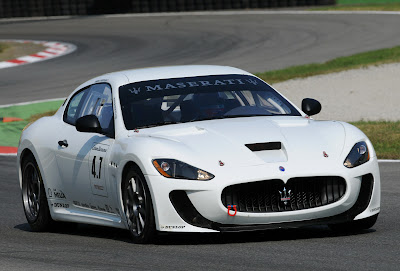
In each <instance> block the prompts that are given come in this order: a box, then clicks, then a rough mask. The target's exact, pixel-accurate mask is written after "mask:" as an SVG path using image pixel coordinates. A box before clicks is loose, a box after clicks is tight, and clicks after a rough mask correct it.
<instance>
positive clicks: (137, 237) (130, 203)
mask: <svg viewBox="0 0 400 271" xmlns="http://www.w3.org/2000/svg"><path fill="white" fill-rule="evenodd" d="M122 201H123V204H124V213H125V217H126V219H127V222H128V225H129V232H130V234H131V237H132V240H133V242H134V243H136V244H146V243H150V242H152V241H153V240H154V237H155V234H156V227H155V220H154V211H153V204H152V200H151V195H150V190H149V187H148V186H147V183H146V180H145V178H144V176H143V174H142V172H141V171H140V169H139V168H138V167H132V168H130V169H129V170H128V172H127V173H126V174H125V176H124V179H123V181H122Z"/></svg>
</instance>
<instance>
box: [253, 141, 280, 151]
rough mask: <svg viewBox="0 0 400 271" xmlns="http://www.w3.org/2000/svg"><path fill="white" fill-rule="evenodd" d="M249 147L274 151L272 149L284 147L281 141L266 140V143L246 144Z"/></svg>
mask: <svg viewBox="0 0 400 271" xmlns="http://www.w3.org/2000/svg"><path fill="white" fill-rule="evenodd" d="M245 146H246V147H247V148H249V149H250V150H251V151H272V150H280V149H281V148H282V143H281V142H265V143H253V144H246V145H245Z"/></svg>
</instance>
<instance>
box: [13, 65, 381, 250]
mask: <svg viewBox="0 0 400 271" xmlns="http://www.w3.org/2000/svg"><path fill="white" fill-rule="evenodd" d="M320 110H321V105H320V103H319V102H318V101H316V100H313V99H304V100H303V102H302V110H300V109H298V108H297V107H296V106H295V105H294V104H292V103H291V102H289V101H288V100H287V99H285V98H284V97H283V96H282V95H281V94H279V93H278V92H277V91H276V90H274V89H273V88H272V87H270V86H269V85H268V84H266V83H265V82H264V81H262V80H260V79H259V78H257V77H255V76H254V75H252V74H250V73H248V72H245V71H243V70H240V69H236V68H231V67H221V66H175V67H160V68H147V69H138V70H127V71H121V72H115V73H109V74H105V75H102V76H100V77H96V78H94V79H92V80H89V81H87V82H86V83H84V84H82V85H80V86H79V87H78V88H77V89H76V90H75V91H74V92H73V93H72V94H71V95H70V96H69V97H68V98H67V99H66V100H65V102H64V104H63V105H62V106H61V107H60V109H59V110H58V111H57V113H56V114H55V115H54V116H51V117H44V118H41V119H39V120H38V121H36V122H34V123H33V124H31V125H30V126H28V127H26V128H25V129H24V131H23V133H22V135H21V140H20V144H19V148H18V168H19V173H20V174H19V180H20V185H21V190H22V200H23V206H24V210H25V214H26V218H27V220H28V223H29V224H30V226H31V228H32V230H34V231H43V230H47V229H48V228H49V227H50V226H53V225H57V223H54V221H68V222H81V223H89V224H97V225H103V226H110V227H116V228H124V229H129V231H130V233H131V235H132V238H133V241H134V242H136V243H146V242H150V241H151V240H153V238H154V237H155V236H156V233H157V232H227V231H253V230H264V229H269V228H278V227H298V226H304V225H315V224H327V225H329V226H330V227H331V228H332V229H338V230H361V229H367V228H370V227H372V226H373V225H374V223H375V222H376V219H377V217H378V214H379V211H380V175H379V168H378V163H377V157H376V154H375V151H374V148H373V146H372V144H371V142H370V141H369V140H368V138H367V137H366V136H365V134H363V133H362V132H361V131H360V130H358V129H357V128H355V127H354V126H352V125H349V124H347V123H343V122H337V121H316V120H313V119H311V118H310V117H309V116H311V115H314V114H317V113H318V112H319V111H320Z"/></svg>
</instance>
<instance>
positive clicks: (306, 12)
mask: <svg viewBox="0 0 400 271" xmlns="http://www.w3.org/2000/svg"><path fill="white" fill-rule="evenodd" d="M326 14H338V15H340V14H343V15H347V14H355V15H357V14H358V15H370V14H375V15H400V11H310V10H237V11H233V10H229V11H192V12H190V11H189V12H164V13H129V14H109V15H101V16H103V17H105V18H124V17H173V16H231V15H326Z"/></svg>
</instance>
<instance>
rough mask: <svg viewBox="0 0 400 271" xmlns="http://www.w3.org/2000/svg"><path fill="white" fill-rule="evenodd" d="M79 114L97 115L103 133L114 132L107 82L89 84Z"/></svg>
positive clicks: (109, 90) (110, 98) (109, 89)
mask: <svg viewBox="0 0 400 271" xmlns="http://www.w3.org/2000/svg"><path fill="white" fill-rule="evenodd" d="M80 115H81V116H86V115H95V116H97V118H98V119H99V122H100V125H101V128H102V129H103V131H104V133H106V134H113V133H114V115H113V107H112V94H111V88H110V86H109V85H108V84H97V85H93V86H91V88H90V92H89V94H88V96H87V97H86V101H85V102H84V106H83V107H82V112H81V114H80Z"/></svg>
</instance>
